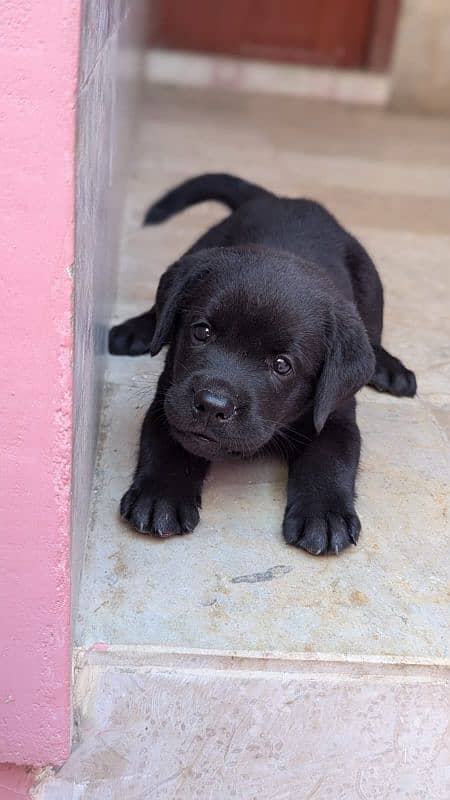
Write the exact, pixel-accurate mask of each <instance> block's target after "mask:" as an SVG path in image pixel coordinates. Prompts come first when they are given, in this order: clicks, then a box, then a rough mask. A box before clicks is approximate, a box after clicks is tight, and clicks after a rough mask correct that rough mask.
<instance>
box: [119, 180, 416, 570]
mask: <svg viewBox="0 0 450 800" xmlns="http://www.w3.org/2000/svg"><path fill="white" fill-rule="evenodd" d="M204 200H217V201H219V202H221V203H223V204H225V205H226V206H228V208H229V209H230V211H231V213H230V214H229V216H227V217H226V218H225V219H224V220H223V221H222V222H220V223H219V224H217V225H215V226H214V227H212V228H211V229H210V230H208V231H207V232H206V233H205V234H204V235H203V236H202V237H201V238H200V239H199V240H198V241H197V242H196V243H195V244H194V245H193V246H192V247H191V248H190V250H188V252H187V253H186V254H185V255H184V256H182V257H181V258H180V259H179V260H178V261H176V262H175V263H174V264H172V265H171V266H170V267H169V268H168V269H167V271H166V272H165V273H164V275H163V276H162V277H161V280H160V283H159V287H158V291H157V295H156V301H155V305H154V306H153V308H151V309H150V311H147V312H145V313H144V314H141V315H140V316H138V317H134V318H133V319H129V320H127V321H126V322H124V323H123V324H121V325H117V326H115V327H114V328H112V330H111V331H110V338H109V348H110V352H111V353H115V354H119V355H133V356H136V355H141V354H143V353H150V354H151V355H152V356H154V355H156V354H157V353H159V351H160V350H161V348H162V347H164V346H167V347H168V350H167V356H166V361H165V366H164V370H163V372H162V375H161V376H160V379H159V383H158V386H157V389H156V394H155V397H154V400H153V402H152V404H151V406H150V408H149V410H148V412H147V415H146V417H145V421H144V424H143V428H142V434H141V441H140V451H139V459H138V464H137V468H136V472H135V475H134V479H133V482H132V484H131V487H130V489H129V490H128V491H127V492H126V494H125V495H124V497H123V498H122V502H121V507H120V513H121V515H122V517H123V518H124V519H125V520H127V521H128V522H129V523H130V524H131V525H132V526H133V527H134V528H135V529H136V530H138V531H141V532H143V533H150V534H154V535H156V536H170V535H172V534H183V533H189V532H190V531H192V530H193V529H194V528H195V526H196V525H197V523H198V521H199V508H200V505H201V492H202V485H203V481H204V478H205V475H206V473H207V471H208V467H209V465H210V463H211V462H212V461H216V460H219V459H236V458H250V457H251V456H253V455H254V454H256V453H263V452H265V451H267V452H270V451H273V452H277V451H279V452H280V453H282V454H283V455H284V456H285V457H286V459H287V461H288V466H289V479H288V487H287V505H286V510H285V515H284V522H283V533H284V538H285V540H286V542H287V543H288V544H292V545H295V546H297V547H301V548H303V549H304V550H307V551H308V552H309V553H313V554H314V555H321V554H323V553H334V554H337V553H339V552H341V551H342V550H343V549H344V548H346V547H347V546H348V545H350V544H352V543H353V544H356V542H357V540H358V537H359V533H360V527H361V526H360V521H359V519H358V516H357V514H356V511H355V507H354V499H355V478H356V473H357V468H358V462H359V456H360V434H359V430H358V426H357V424H356V416H355V410H356V403H355V393H356V392H357V391H358V389H360V388H361V387H362V386H365V385H366V384H369V385H370V386H373V387H375V389H378V390H379V391H382V392H389V393H390V394H393V395H396V396H399V397H401V396H407V397H412V396H413V395H414V394H415V392H416V380H415V377H414V374H413V373H412V372H410V371H409V370H408V369H406V368H405V367H404V366H403V364H402V363H401V362H400V361H399V360H398V359H397V358H395V357H394V356H392V355H390V354H389V353H388V352H387V351H386V350H384V349H383V347H382V346H381V332H382V325H383V289H382V285H381V282H380V278H379V276H378V273H377V271H376V268H375V266H374V264H373V262H372V260H371V259H370V257H369V255H368V254H367V253H366V251H365V250H364V248H363V247H362V246H361V244H360V243H359V242H358V241H357V239H355V238H354V237H353V236H352V235H351V234H350V233H348V232H347V231H346V230H344V228H342V227H341V225H339V223H338V222H337V221H336V220H335V219H334V217H332V216H331V214H329V213H328V211H326V209H325V208H323V207H322V206H321V205H319V204H318V203H315V202H313V201H311V200H305V199H290V198H289V199H288V198H282V197H277V196H275V195H274V194H272V193H271V192H269V191H266V190H265V189H262V188H260V187H259V186H255V185H253V184H251V183H248V182H247V181H244V180H241V179H239V178H236V177H233V176H231V175H221V174H217V175H201V176H199V177H196V178H193V179H192V180H189V181H187V182H186V183H183V184H182V185H181V186H178V187H177V188H175V189H174V190H173V191H170V192H169V193H168V194H166V195H165V196H164V197H162V199H161V200H159V201H158V202H157V203H156V204H155V205H153V206H152V207H151V208H150V209H149V211H148V213H147V215H146V217H145V224H149V225H153V224H156V223H160V222H163V221H164V220H166V219H168V218H169V217H171V216H172V215H173V214H176V213H177V212H179V211H182V210H183V209H185V208H187V207H188V206H192V205H193V204H195V203H200V202H202V201H204Z"/></svg>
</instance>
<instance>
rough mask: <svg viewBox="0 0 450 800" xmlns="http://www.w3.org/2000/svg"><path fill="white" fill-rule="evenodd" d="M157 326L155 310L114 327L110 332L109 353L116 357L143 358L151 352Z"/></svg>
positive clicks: (152, 309)
mask: <svg viewBox="0 0 450 800" xmlns="http://www.w3.org/2000/svg"><path fill="white" fill-rule="evenodd" d="M155 325H156V314H155V309H154V308H151V309H150V311H146V312H145V314H141V315H140V316H139V317H132V318H131V319H127V320H126V322H122V323H121V325H114V327H113V328H111V330H110V332H109V341H108V347H109V352H110V353H112V354H113V355H116V356H142V355H143V354H144V353H148V352H149V351H150V342H151V340H152V339H153V334H154V332H155Z"/></svg>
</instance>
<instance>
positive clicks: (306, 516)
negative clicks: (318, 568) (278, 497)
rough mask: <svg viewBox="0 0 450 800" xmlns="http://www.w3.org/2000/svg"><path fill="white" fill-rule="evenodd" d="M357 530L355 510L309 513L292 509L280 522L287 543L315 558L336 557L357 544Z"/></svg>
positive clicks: (293, 507)
mask: <svg viewBox="0 0 450 800" xmlns="http://www.w3.org/2000/svg"><path fill="white" fill-rule="evenodd" d="M360 530H361V523H360V521H359V519H358V516H357V515H356V513H355V512H354V511H350V512H344V513H340V512H337V511H323V512H321V513H308V511H307V510H306V509H305V510H302V508H301V507H299V506H292V507H291V508H290V509H288V510H287V511H286V515H285V518H284V523H283V534H284V538H285V540H286V542H287V543H288V544H293V545H295V547H301V548H302V549H303V550H307V551H308V553H311V554H312V555H314V556H321V555H323V554H324V553H332V554H334V555H337V554H338V553H340V552H341V550H344V549H345V548H346V547H348V546H349V545H351V544H356V543H357V541H358V538H359V532H360Z"/></svg>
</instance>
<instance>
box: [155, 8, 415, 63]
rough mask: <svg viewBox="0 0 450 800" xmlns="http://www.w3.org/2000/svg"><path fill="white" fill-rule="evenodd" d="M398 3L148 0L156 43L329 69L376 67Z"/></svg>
mask: <svg viewBox="0 0 450 800" xmlns="http://www.w3.org/2000/svg"><path fill="white" fill-rule="evenodd" d="M398 5H399V0H227V2H223V1H222V2H220V1H219V0H154V2H153V9H154V17H153V37H152V38H153V41H154V42H156V43H157V44H158V45H162V46H166V47H170V48H175V49H180V50H196V51H200V52H209V53H223V54H229V55H239V56H245V57H248V58H264V59H273V60H278V61H292V62H297V63H307V64H315V65H328V66H336V67H355V68H361V67H364V66H375V67H383V66H384V62H386V61H387V60H388V57H389V50H390V47H389V45H390V39H391V38H392V32H393V27H394V23H395V18H396V14H397V10H398Z"/></svg>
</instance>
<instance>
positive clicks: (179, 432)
mask: <svg viewBox="0 0 450 800" xmlns="http://www.w3.org/2000/svg"><path fill="white" fill-rule="evenodd" d="M171 427H172V431H173V432H174V434H175V436H180V437H183V438H184V439H186V438H187V439H194V440H195V439H196V440H197V441H199V442H207V443H208V444H216V445H218V446H219V447H220V443H219V442H218V441H217V439H214V437H213V436H207V435H206V433H199V432H198V431H185V430H183V429H182V428H177V427H176V426H175V425H172V426H171Z"/></svg>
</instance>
